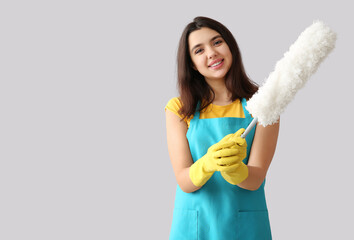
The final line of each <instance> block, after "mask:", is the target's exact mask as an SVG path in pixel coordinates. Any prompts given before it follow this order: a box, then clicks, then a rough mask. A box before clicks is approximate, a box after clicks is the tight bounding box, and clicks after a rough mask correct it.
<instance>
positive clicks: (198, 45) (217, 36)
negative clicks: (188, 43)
mask: <svg viewBox="0 0 354 240" xmlns="http://www.w3.org/2000/svg"><path fill="white" fill-rule="evenodd" d="M219 37H221V35H216V36H215V37H213V38H212V39H210V41H209V42H212V41H214V40H215V39H217V38H219ZM201 45H202V44H201V43H199V44H197V45H195V46H194V47H193V48H192V49H191V52H193V50H194V49H196V48H197V47H200V46H201Z"/></svg>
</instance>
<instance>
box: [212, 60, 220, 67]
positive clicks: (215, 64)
mask: <svg viewBox="0 0 354 240" xmlns="http://www.w3.org/2000/svg"><path fill="white" fill-rule="evenodd" d="M221 62H222V60H221V61H220V62H217V63H214V64H213V65H211V66H210V67H215V66H217V65H219V64H220V63H221Z"/></svg>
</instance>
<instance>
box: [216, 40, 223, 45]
mask: <svg viewBox="0 0 354 240" xmlns="http://www.w3.org/2000/svg"><path fill="white" fill-rule="evenodd" d="M221 43H222V40H217V41H215V42H214V45H220V44H221Z"/></svg>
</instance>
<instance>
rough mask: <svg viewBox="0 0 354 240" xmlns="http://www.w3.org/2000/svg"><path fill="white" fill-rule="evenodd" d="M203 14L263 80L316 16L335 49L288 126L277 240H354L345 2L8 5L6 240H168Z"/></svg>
mask: <svg viewBox="0 0 354 240" xmlns="http://www.w3.org/2000/svg"><path fill="white" fill-rule="evenodd" d="M196 16H207V17H211V18H214V19H216V20H218V21H220V22H221V23H223V24H224V25H225V26H226V27H228V28H229V29H230V31H231V32H232V33H233V34H234V36H235V38H236V40H237V42H238V44H239V46H240V49H241V53H242V56H243V60H244V65H245V68H246V71H247V74H248V75H249V76H250V78H251V79H253V80H254V81H256V82H257V83H259V84H262V82H263V81H264V80H265V79H266V78H267V76H268V75H269V73H270V72H271V71H273V70H274V66H275V63H276V62H277V61H278V60H280V59H281V58H282V57H283V54H284V53H285V52H286V51H287V50H288V49H289V47H290V45H291V44H292V43H293V42H295V40H296V39H297V37H298V36H299V34H300V33H301V32H302V31H303V30H304V29H305V28H306V27H308V26H310V25H311V24H312V23H313V21H314V20H317V19H319V20H322V21H323V22H325V23H326V24H327V25H328V26H330V27H331V28H332V29H333V30H334V31H335V32H337V34H338V40H337V45H336V48H335V49H334V51H333V52H332V53H331V54H330V55H329V57H328V58H327V59H326V60H325V61H324V62H323V64H322V65H321V66H320V68H319V69H318V71H317V72H316V73H315V74H314V75H313V76H312V78H311V79H310V80H309V82H308V83H307V85H306V86H305V88H303V89H301V90H300V91H299V92H298V94H297V95H296V97H295V99H294V100H293V102H291V103H290V105H289V106H288V107H287V109H286V111H285V112H284V114H283V115H282V116H281V127H280V136H279V141H278V145H277V150H276V154H275V156H274V159H273V162H272V164H271V166H270V169H269V171H268V175H267V183H266V194H267V195H266V196H267V202H268V208H269V215H270V221H271V226H272V232H273V238H274V239H276V240H278V239H280V240H282V239H286V240H291V239H296V240H298V239H354V233H353V229H352V228H353V214H354V207H353V202H354V194H353V168H354V163H353V160H354V158H353V155H352V152H353V151H352V150H353V140H352V136H353V123H352V121H353V106H352V105H353V92H352V90H353V86H354V84H353V81H354V79H353V74H352V71H353V63H352V56H353V45H352V43H353V42H354V33H353V30H352V29H353V28H352V23H353V22H354V17H353V14H352V7H351V5H350V1H344V0H337V1H320V0H314V1H309V0H306V1H305V0H298V1H281V0H278V1H275V0H269V1H247V2H246V1H223V0H219V1H209V0H203V1H199V0H195V1H186V0H179V1H154V0H150V1H106V0H100V1H92V0H89V1H83V0H82V1H79V0H70V1H68V0H61V1H44V0H42V1H38V0H34V1H1V3H0V61H1V62H0V130H1V131H0V140H1V142H0V239H2V240H13V239H16V240H17V239H18V240H27V239H35V240H42V239H43V240H48V239H50V240H55V239H66V240H69V239H70V240H71V239H75V240H76V239H85V240H91V239H100V240H101V239H104V240H111V239H168V235H169V231H170V225H171V221H172V211H173V205H174V197H175V189H176V180H175V177H174V173H173V170H172V166H171V163H170V160H169V156H168V151H167V143H166V129H165V112H164V107H165V105H166V103H167V102H168V100H169V99H171V98H172V97H176V96H178V92H177V89H176V51H177V47H178V41H179V37H180V35H181V33H182V31H183V28H184V27H185V26H186V25H187V24H188V23H189V22H190V21H192V20H193V18H194V17H196Z"/></svg>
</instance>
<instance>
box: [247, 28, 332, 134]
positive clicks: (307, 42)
mask: <svg viewBox="0 0 354 240" xmlns="http://www.w3.org/2000/svg"><path fill="white" fill-rule="evenodd" d="M336 39H337V36H336V34H335V33H334V32H333V31H332V30H331V29H330V28H329V27H328V26H326V25H325V24H324V23H322V22H321V21H314V23H313V24H312V25H311V26H309V27H308V28H306V29H305V31H303V32H302V33H301V34H300V36H299V37H298V39H297V40H296V41H295V43H294V44H293V45H291V46H290V48H289V51H288V52H286V53H285V54H284V57H283V58H282V59H281V60H279V61H278V62H277V63H276V65H275V69H274V71H273V72H271V73H270V75H269V77H268V78H267V79H266V81H265V83H264V84H263V86H261V87H260V88H259V90H258V91H257V92H256V93H255V94H254V95H253V96H252V98H251V99H250V100H249V101H248V103H247V110H248V111H249V112H250V113H251V114H252V115H253V117H255V122H257V119H258V122H259V123H260V124H261V125H263V126H267V125H271V124H273V123H276V122H277V121H278V119H279V116H280V114H281V113H282V112H283V111H284V110H285V108H286V106H287V105H288V104H289V103H290V101H291V100H292V99H293V98H294V96H295V94H296V92H297V91H298V90H299V89H300V88H302V87H303V86H304V85H305V83H306V82H307V80H308V79H309V77H310V76H311V75H312V74H314V73H315V72H316V70H317V68H318V67H319V65H320V63H321V62H322V61H323V60H324V59H325V58H326V57H327V55H328V54H329V53H330V52H331V51H332V50H333V48H334V47H335V42H336ZM254 124H255V123H254ZM254 124H253V125H254ZM246 134H247V133H246V132H245V134H244V135H246Z"/></svg>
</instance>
